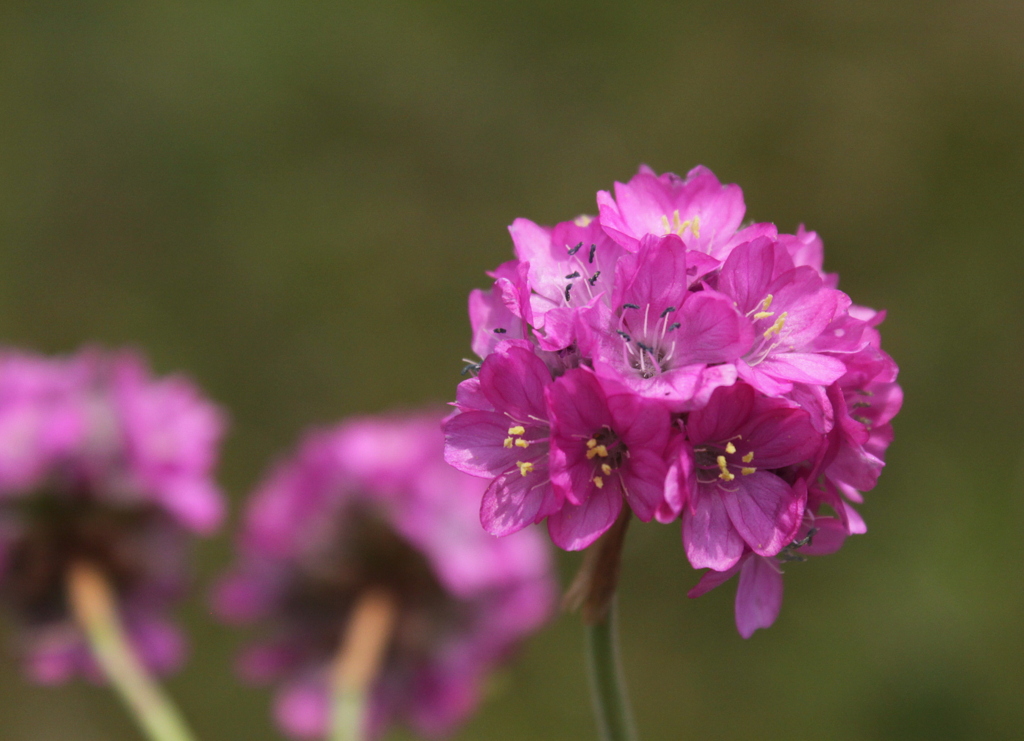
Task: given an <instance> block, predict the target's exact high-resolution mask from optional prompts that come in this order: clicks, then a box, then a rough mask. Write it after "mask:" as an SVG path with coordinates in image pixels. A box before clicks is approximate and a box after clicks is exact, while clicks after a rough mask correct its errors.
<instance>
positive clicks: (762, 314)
mask: <svg viewBox="0 0 1024 741" xmlns="http://www.w3.org/2000/svg"><path fill="white" fill-rule="evenodd" d="M770 316H775V312H774V311H759V312H757V313H756V314H754V318H755V319H767V318H768V317H770Z"/></svg>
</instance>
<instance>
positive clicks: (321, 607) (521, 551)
mask: <svg viewBox="0 0 1024 741" xmlns="http://www.w3.org/2000/svg"><path fill="white" fill-rule="evenodd" d="M512 354H513V355H515V353H512ZM545 372H546V371H545ZM439 421H440V420H439V416H438V415H435V414H432V413H424V414H417V415H412V416H405V417H398V416H396V417H376V418H373V417H371V418H363V419H356V420H351V421H349V422H346V423H344V424H342V425H340V426H338V427H335V428H333V429H327V430H321V431H318V432H312V433H310V434H309V435H307V436H306V438H305V439H304V440H303V441H302V442H301V443H300V445H299V448H298V450H297V452H296V453H295V454H294V455H293V456H292V457H291V458H290V459H288V460H285V461H284V462H282V463H280V464H279V465H278V466H277V467H276V468H275V469H274V470H273V471H272V472H271V474H270V476H269V478H268V479H267V480H266V481H265V482H264V483H263V484H262V485H261V486H260V487H259V489H258V490H257V491H256V493H255V494H254V495H253V497H252V498H251V500H250V502H249V505H248V508H247V511H246V516H245V522H244V526H243V530H242V533H241V537H240V539H239V543H238V560H237V563H236V565H235V567H234V568H233V570H232V572H231V573H230V574H229V575H228V576H227V578H226V579H225V580H224V581H223V582H222V583H221V585H220V587H219V589H218V591H217V593H216V595H215V604H216V608H217V611H218V613H219V614H220V615H221V616H222V617H223V618H225V619H226V620H229V621H230V622H232V623H258V624H259V625H260V627H261V628H262V630H263V633H264V637H263V638H262V640H261V641H260V642H259V643H257V644H256V645H255V646H253V647H251V648H250V649H249V650H248V651H247V652H246V653H245V654H244V655H243V657H242V659H241V662H240V669H241V670H242V672H243V674H244V675H245V676H246V677H248V678H249V679H251V680H253V681H258V682H269V681H276V682H279V690H278V693H277V699H276V703H275V715H276V717H277V721H278V723H279V724H280V726H281V727H282V728H283V729H284V731H285V732H286V733H288V734H289V735H290V736H293V737H296V738H322V737H323V736H324V734H325V733H326V730H327V726H328V721H329V716H330V685H329V677H328V675H329V671H330V664H331V662H332V660H333V658H334V654H335V653H336V652H337V651H338V648H339V645H340V641H341V636H342V634H343V633H344V629H345V626H346V623H347V621H348V619H349V616H350V614H351V610H352V608H353V605H354V604H355V602H356V600H357V599H358V597H359V596H360V595H361V594H363V593H364V592H365V590H368V589H383V590H386V591H387V592H388V593H390V594H391V595H393V597H394V599H395V602H396V604H397V606H398V615H397V620H396V623H395V628H394V632H393V634H392V636H391V639H390V642H389V647H388V649H387V651H386V654H385V658H384V663H383V666H382V669H381V673H380V675H379V676H378V677H377V680H376V682H375V684H374V687H373V691H372V700H371V708H370V713H369V722H370V724H371V726H372V733H373V735H374V736H375V737H379V736H380V735H382V734H383V733H384V732H385V731H386V729H387V728H388V727H389V726H390V725H391V724H392V723H396V722H401V723H405V724H407V725H409V726H411V727H412V728H413V729H414V730H415V732H417V733H418V734H422V735H424V736H428V737H438V736H442V735H447V734H449V733H451V732H452V731H453V730H454V729H455V728H456V726H458V725H459V724H460V723H461V722H463V721H464V720H465V719H466V718H467V717H468V715H469V714H470V713H471V712H472V711H473V709H474V708H475V706H476V705H477V703H478V702H479V700H480V695H481V691H482V684H483V682H484V679H485V678H486V676H487V674H488V673H489V672H490V671H491V670H493V669H494V668H495V667H497V666H498V665H499V664H501V663H502V662H504V661H505V660H506V659H507V657H508V655H509V653H510V652H511V651H512V650H513V649H514V648H515V647H516V646H517V645H518V644H519V643H520V642H521V641H522V640H523V639H524V638H525V637H526V636H528V635H529V634H530V633H532V632H534V631H535V630H537V628H538V627H540V625H541V624H542V623H543V622H544V621H545V620H546V619H547V618H548V616H549V615H550V612H551V608H552V606H553V598H554V583H553V579H552V574H551V562H550V558H549V554H548V551H547V549H546V548H545V544H544V543H543V541H542V540H541V539H540V538H539V537H538V536H537V534H536V533H533V532H523V533H519V534H517V535H513V536H510V537H508V538H500V539H499V538H494V537H492V536H491V535H488V534H487V533H486V532H484V531H483V530H482V529H481V528H480V525H479V522H478V519H477V518H478V514H477V511H478V507H479V503H480V497H481V495H482V494H483V489H484V484H483V482H481V481H480V480H479V479H475V478H472V477H470V476H465V475H463V474H461V473H459V472H457V471H455V470H454V469H452V468H451V467H449V466H447V465H445V463H444V460H443V458H442V455H441V454H442V449H443V440H442V436H441V432H440V430H439V429H438V423H439Z"/></svg>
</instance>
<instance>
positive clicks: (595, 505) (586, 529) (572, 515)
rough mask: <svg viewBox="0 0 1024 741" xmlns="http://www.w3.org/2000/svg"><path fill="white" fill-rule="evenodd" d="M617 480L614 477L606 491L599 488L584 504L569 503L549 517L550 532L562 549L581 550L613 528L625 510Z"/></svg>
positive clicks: (605, 488) (552, 538)
mask: <svg viewBox="0 0 1024 741" xmlns="http://www.w3.org/2000/svg"><path fill="white" fill-rule="evenodd" d="M616 482H617V478H616V477H611V478H610V479H609V483H608V484H607V485H606V486H605V487H604V488H603V489H597V490H595V492H594V493H593V494H591V496H590V498H589V499H587V501H586V502H584V503H583V504H579V505H576V504H571V503H569V502H566V503H565V505H564V506H563V507H562V509H561V510H560V511H559V512H556V513H555V514H553V515H551V516H550V517H549V518H548V533H550V535H551V540H552V541H554V543H555V545H557V546H558V547H559V548H563V549H565V550H567V551H580V550H583V549H584V548H586V547H587V546H588V545H590V544H591V543H593V542H594V541H595V540H597V539H598V538H599V537H601V535H603V534H604V532H605V531H606V530H608V528H610V527H611V526H612V525H613V524H614V522H615V519H616V518H617V517H618V516H619V512H621V511H622V494H621V492H620V491H619V487H618V485H617V483H616Z"/></svg>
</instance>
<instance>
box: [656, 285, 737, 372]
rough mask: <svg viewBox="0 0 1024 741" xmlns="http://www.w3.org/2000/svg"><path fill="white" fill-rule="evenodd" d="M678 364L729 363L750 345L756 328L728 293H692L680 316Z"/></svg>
mask: <svg viewBox="0 0 1024 741" xmlns="http://www.w3.org/2000/svg"><path fill="white" fill-rule="evenodd" d="M677 318H678V320H679V321H680V323H681V324H682V326H681V327H680V328H679V329H678V330H676V335H677V336H676V337H675V338H674V339H675V341H676V352H677V353H678V354H679V355H678V359H677V360H676V363H677V364H678V365H690V364H692V363H728V362H731V361H734V360H737V359H739V357H740V356H741V355H743V353H745V352H746V351H747V350H748V349H749V348H750V343H751V342H752V341H753V330H752V329H751V327H750V322H748V321H746V320H745V319H744V318H743V317H741V316H740V315H739V313H738V312H737V311H736V309H735V308H734V306H733V303H732V300H731V299H729V298H728V297H727V296H724V295H722V294H720V293H715V292H714V291H708V290H705V291H701V292H699V293H693V294H690V296H689V297H687V299H686V301H685V302H683V306H682V308H681V309H680V311H679V314H678V315H677Z"/></svg>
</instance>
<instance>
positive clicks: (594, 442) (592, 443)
mask: <svg viewBox="0 0 1024 741" xmlns="http://www.w3.org/2000/svg"><path fill="white" fill-rule="evenodd" d="M587 447H588V448H594V447H597V440H595V439H594V438H590V439H589V440H587Z"/></svg>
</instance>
